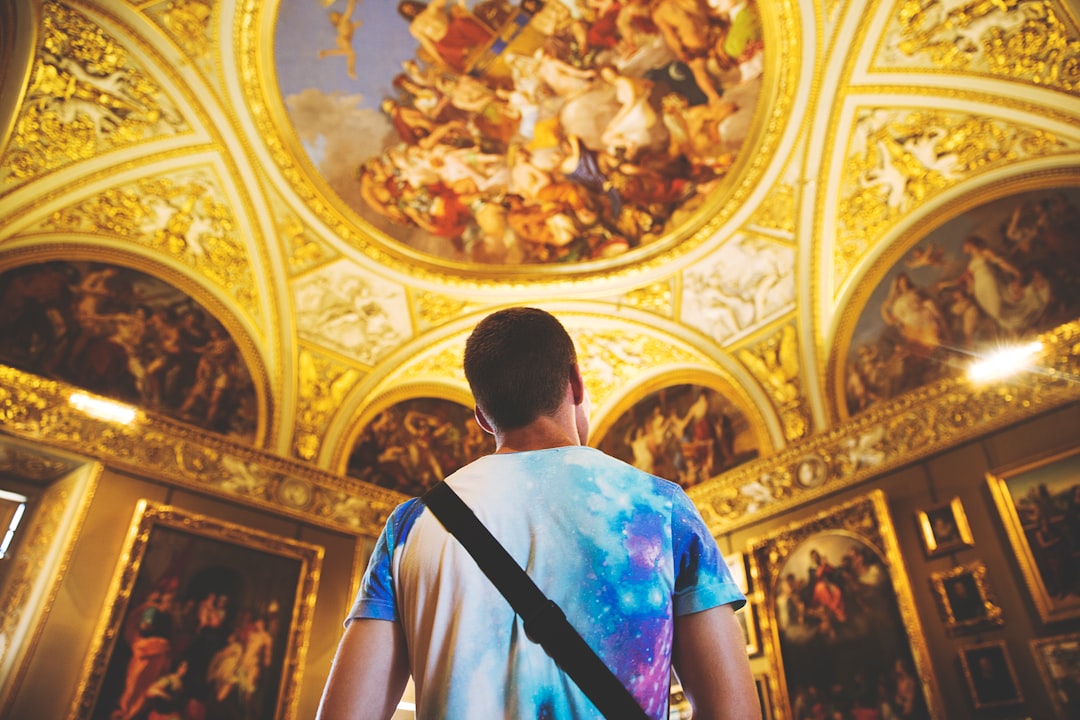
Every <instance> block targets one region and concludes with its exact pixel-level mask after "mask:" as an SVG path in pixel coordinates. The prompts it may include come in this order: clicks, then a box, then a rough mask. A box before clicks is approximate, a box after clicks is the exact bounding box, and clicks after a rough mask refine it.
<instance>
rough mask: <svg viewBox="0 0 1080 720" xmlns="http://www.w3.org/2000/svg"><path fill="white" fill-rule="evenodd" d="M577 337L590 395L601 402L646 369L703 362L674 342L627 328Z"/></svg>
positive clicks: (590, 331)
mask: <svg viewBox="0 0 1080 720" xmlns="http://www.w3.org/2000/svg"><path fill="white" fill-rule="evenodd" d="M573 335H574V340H575V342H576V344H577V351H578V362H579V363H580V364H581V374H582V375H583V376H584V378H585V385H586V386H587V388H588V390H589V395H590V396H591V397H593V398H596V399H597V400H603V399H606V398H609V397H613V396H614V395H616V394H618V393H619V392H620V390H621V388H622V387H624V386H625V385H626V384H627V383H629V382H630V381H632V380H633V379H634V378H635V377H637V376H638V375H640V374H641V372H642V370H643V369H645V368H656V367H662V366H664V365H674V364H681V363H689V362H695V361H698V360H700V359H701V358H699V357H697V356H695V355H693V354H692V353H689V352H687V351H686V350H684V349H682V348H681V347H679V346H678V345H675V344H673V343H671V342H670V340H664V339H661V338H656V337H652V336H650V335H646V334H644V333H632V332H627V330H626V329H619V330H606V331H596V330H580V331H576V332H573Z"/></svg>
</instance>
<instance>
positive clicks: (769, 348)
mask: <svg viewBox="0 0 1080 720" xmlns="http://www.w3.org/2000/svg"><path fill="white" fill-rule="evenodd" d="M737 355H738V358H739V360H740V361H741V362H742V364H743V365H745V366H746V367H747V368H748V369H749V370H750V372H751V373H753V375H754V377H756V378H757V379H758V381H759V382H760V383H761V384H762V387H764V388H765V391H766V392H768V393H769V397H770V398H772V401H773V404H774V405H775V407H776V409H777V412H778V414H779V415H780V418H781V422H782V423H783V426H784V437H785V438H787V440H789V441H793V440H799V439H801V438H803V437H805V436H806V435H807V434H808V433H809V431H810V412H809V410H808V409H807V406H806V400H805V399H804V398H803V396H802V392H801V389H800V384H799V368H800V358H799V339H798V335H797V333H796V331H795V326H794V325H791V324H788V325H784V327H783V328H781V329H780V331H779V332H777V333H774V334H773V335H771V336H770V337H768V338H766V339H765V340H763V341H761V342H759V343H757V344H755V345H753V346H751V347H747V348H743V349H741V350H739V351H738V353H737Z"/></svg>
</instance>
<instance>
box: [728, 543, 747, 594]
mask: <svg viewBox="0 0 1080 720" xmlns="http://www.w3.org/2000/svg"><path fill="white" fill-rule="evenodd" d="M724 560H725V561H726V562H727V566H728V571H729V572H730V573H731V577H732V579H733V580H735V584H736V585H738V586H739V590H742V593H743V595H748V594H749V593H750V577H749V576H748V575H747V574H746V556H745V555H744V554H742V553H736V552H733V553H725V554H724Z"/></svg>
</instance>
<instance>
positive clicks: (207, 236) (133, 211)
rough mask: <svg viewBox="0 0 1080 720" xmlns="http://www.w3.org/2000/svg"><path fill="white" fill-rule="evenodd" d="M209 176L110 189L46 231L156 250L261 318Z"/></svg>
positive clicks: (67, 211) (58, 217) (247, 268)
mask: <svg viewBox="0 0 1080 720" xmlns="http://www.w3.org/2000/svg"><path fill="white" fill-rule="evenodd" d="M225 196H226V195H225V193H224V192H223V191H222V190H221V187H220V185H219V183H218V182H217V181H216V180H215V179H214V178H213V177H211V176H210V175H209V174H208V173H205V172H202V171H199V170H193V171H189V172H187V173H176V172H174V173H170V174H169V175H168V176H159V177H150V178H146V179H143V180H140V181H138V182H136V183H133V184H131V185H125V186H121V187H117V188H111V189H109V190H105V191H104V192H102V193H100V194H98V195H96V196H94V197H91V198H90V199H88V200H84V201H82V202H80V203H78V204H76V205H73V206H71V207H68V208H64V209H63V210H59V211H57V212H55V213H53V214H52V216H51V217H49V218H48V219H47V220H46V221H45V222H44V223H43V226H44V227H45V228H47V229H50V230H56V231H61V232H86V233H99V234H104V235H111V236H113V237H119V238H123V239H125V240H131V241H132V242H136V243H138V244H140V245H143V246H146V247H150V248H153V249H154V250H157V251H159V252H161V253H163V254H165V255H167V256H169V257H171V258H173V259H175V260H178V261H180V262H182V263H183V264H185V265H187V266H189V267H191V268H193V269H195V270H196V271H198V272H199V273H200V274H201V275H203V276H204V277H206V278H207V279H208V280H210V281H211V282H213V283H214V284H215V285H217V286H218V287H220V288H222V289H223V290H225V291H226V292H227V293H229V294H230V295H232V296H233V297H234V298H235V299H236V301H237V302H238V303H239V304H240V305H241V306H242V307H243V308H244V309H245V310H247V312H248V313H249V315H250V316H251V317H253V318H258V317H259V309H258V304H257V299H256V289H255V287H256V286H255V280H254V277H253V274H252V270H251V263H250V259H249V257H248V252H247V250H246V249H245V247H244V245H243V244H242V242H241V241H240V239H239V238H238V233H237V224H236V220H235V218H234V217H233V215H232V212H231V211H230V210H229V208H228V207H227V206H226V205H224V204H223V203H221V202H219V201H218V199H217V198H221V197H225Z"/></svg>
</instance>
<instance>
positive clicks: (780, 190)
mask: <svg viewBox="0 0 1080 720" xmlns="http://www.w3.org/2000/svg"><path fill="white" fill-rule="evenodd" d="M749 224H750V225H756V226H758V227H761V228H766V229H769V230H779V231H781V232H784V233H787V234H789V235H794V233H795V187H794V186H793V185H791V184H790V183H777V184H776V185H774V186H773V188H772V190H770V191H769V194H768V195H766V196H765V200H764V201H763V202H762V203H761V205H759V206H758V208H757V209H756V210H755V211H754V214H753V216H752V217H751V218H750V222H749Z"/></svg>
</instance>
